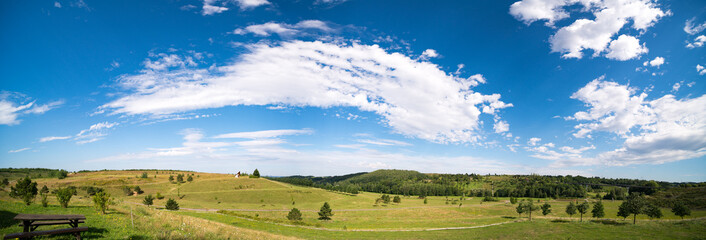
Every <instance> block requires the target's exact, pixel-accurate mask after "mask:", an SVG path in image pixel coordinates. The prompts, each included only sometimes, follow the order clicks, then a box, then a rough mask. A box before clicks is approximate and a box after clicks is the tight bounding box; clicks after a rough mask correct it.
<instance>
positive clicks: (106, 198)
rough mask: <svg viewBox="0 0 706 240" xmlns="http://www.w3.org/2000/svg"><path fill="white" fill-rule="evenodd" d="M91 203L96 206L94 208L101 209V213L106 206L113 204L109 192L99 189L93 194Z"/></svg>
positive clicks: (103, 212)
mask: <svg viewBox="0 0 706 240" xmlns="http://www.w3.org/2000/svg"><path fill="white" fill-rule="evenodd" d="M93 204H94V205H95V206H96V209H98V210H99V211H101V213H102V214H105V211H106V210H108V207H109V206H110V205H111V204H113V200H112V199H111V198H110V194H108V193H106V192H104V191H100V192H98V193H96V195H93Z"/></svg>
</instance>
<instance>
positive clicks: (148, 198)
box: [142, 194, 154, 207]
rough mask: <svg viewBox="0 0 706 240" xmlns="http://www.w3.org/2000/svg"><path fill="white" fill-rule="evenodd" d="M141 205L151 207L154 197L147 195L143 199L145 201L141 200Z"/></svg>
mask: <svg viewBox="0 0 706 240" xmlns="http://www.w3.org/2000/svg"><path fill="white" fill-rule="evenodd" d="M142 203H144V204H145V205H147V207H149V206H152V204H153V203H154V197H152V194H150V195H147V197H145V199H144V200H142Z"/></svg>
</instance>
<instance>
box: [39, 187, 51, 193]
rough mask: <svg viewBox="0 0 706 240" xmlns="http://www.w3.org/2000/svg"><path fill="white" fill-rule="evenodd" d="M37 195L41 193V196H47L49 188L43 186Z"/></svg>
mask: <svg viewBox="0 0 706 240" xmlns="http://www.w3.org/2000/svg"><path fill="white" fill-rule="evenodd" d="M39 193H42V194H47V193H49V188H48V187H47V185H44V186H43V187H42V190H39Z"/></svg>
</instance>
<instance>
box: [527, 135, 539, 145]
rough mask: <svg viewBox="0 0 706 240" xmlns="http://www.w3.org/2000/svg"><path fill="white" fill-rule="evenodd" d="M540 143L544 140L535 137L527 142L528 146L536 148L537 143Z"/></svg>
mask: <svg viewBox="0 0 706 240" xmlns="http://www.w3.org/2000/svg"><path fill="white" fill-rule="evenodd" d="M539 141H542V139H541V138H536V137H533V138H530V140H529V141H527V144H528V145H530V146H536V145H537V143H539Z"/></svg>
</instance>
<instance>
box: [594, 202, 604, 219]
mask: <svg viewBox="0 0 706 240" xmlns="http://www.w3.org/2000/svg"><path fill="white" fill-rule="evenodd" d="M591 215H592V216H593V217H594V218H602V217H603V216H605V211H603V202H602V201H600V200H599V201H598V202H596V203H594V204H593V210H591Z"/></svg>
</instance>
